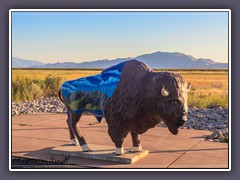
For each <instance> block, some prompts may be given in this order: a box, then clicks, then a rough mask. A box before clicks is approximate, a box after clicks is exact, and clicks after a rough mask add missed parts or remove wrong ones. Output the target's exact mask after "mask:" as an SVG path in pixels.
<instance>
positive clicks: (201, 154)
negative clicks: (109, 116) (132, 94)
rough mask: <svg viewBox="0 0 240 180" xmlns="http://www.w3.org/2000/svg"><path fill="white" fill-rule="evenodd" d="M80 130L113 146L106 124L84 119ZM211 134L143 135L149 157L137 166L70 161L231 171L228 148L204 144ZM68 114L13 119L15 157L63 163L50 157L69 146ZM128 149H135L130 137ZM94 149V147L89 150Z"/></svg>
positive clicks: (160, 131) (156, 131) (82, 164)
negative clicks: (224, 169)
mask: <svg viewBox="0 0 240 180" xmlns="http://www.w3.org/2000/svg"><path fill="white" fill-rule="evenodd" d="M79 126H80V127H81V131H82V132H83V134H84V137H85V139H86V140H87V142H88V143H89V144H99V145H110V146H113V142H112V141H111V139H110V137H109V136H108V133H107V124H106V122H103V123H97V121H96V120H95V118H94V117H93V116H90V115H84V116H82V118H81V120H80V124H79ZM209 134H211V132H209V131H200V130H187V129H181V130H180V132H179V134H178V135H177V136H174V135H172V134H171V133H170V132H169V131H168V129H167V128H161V127H156V128H153V129H150V130H148V131H147V132H146V133H145V134H143V135H141V143H142V146H143V149H148V150H149V154H148V155H147V156H146V157H144V158H143V159H141V160H139V161H137V162H135V163H134V164H120V163H115V162H108V161H101V160H90V159H85V158H73V157H70V159H68V161H67V162H68V163H69V164H74V165H77V167H79V168H86V167H87V168H228V144H227V143H217V142H206V141H204V139H205V137H206V136H207V135H209ZM68 143H70V141H69V132H68V128H67V124H66V114H61V113H41V114H30V115H21V116H13V117H12V156H18V157H19V156H20V157H27V158H34V159H40V160H50V159H52V160H53V159H54V160H56V161H62V160H64V159H65V158H66V157H65V156H59V155H54V156H53V155H52V154H50V149H51V148H53V147H57V146H60V145H64V144H68ZM125 147H126V148H129V147H132V145H131V137H130V135H129V136H128V137H127V139H126V141H125ZM90 148H91V147H90Z"/></svg>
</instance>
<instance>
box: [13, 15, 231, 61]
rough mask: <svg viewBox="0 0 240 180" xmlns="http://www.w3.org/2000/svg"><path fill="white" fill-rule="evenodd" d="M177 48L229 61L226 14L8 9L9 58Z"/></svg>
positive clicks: (108, 55) (90, 56) (91, 56)
mask: <svg viewBox="0 0 240 180" xmlns="http://www.w3.org/2000/svg"><path fill="white" fill-rule="evenodd" d="M156 51H162V52H181V53H184V54H187V55H192V56H193V57H195V58H210V59H213V60H215V61H217V62H227V61H228V13H227V12H12V55H13V57H18V58H23V59H32V60H40V61H42V62H45V63H48V62H49V63H53V62H66V61H73V62H83V61H92V60H99V59H114V58H123V57H136V56H138V55H141V54H147V53H153V52H156Z"/></svg>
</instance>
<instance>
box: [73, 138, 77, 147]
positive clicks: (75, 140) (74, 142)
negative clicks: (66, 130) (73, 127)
mask: <svg viewBox="0 0 240 180" xmlns="http://www.w3.org/2000/svg"><path fill="white" fill-rule="evenodd" d="M72 143H73V144H74V145H75V146H77V145H78V141H77V139H75V138H74V139H72Z"/></svg>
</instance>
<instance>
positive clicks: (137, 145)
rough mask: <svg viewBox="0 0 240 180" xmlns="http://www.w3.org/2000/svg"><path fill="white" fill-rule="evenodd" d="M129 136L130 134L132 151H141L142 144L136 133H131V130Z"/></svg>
mask: <svg viewBox="0 0 240 180" xmlns="http://www.w3.org/2000/svg"><path fill="white" fill-rule="evenodd" d="M131 136H132V144H133V151H134V152H141V151H142V146H141V143H140V136H139V135H138V134H137V133H133V132H131Z"/></svg>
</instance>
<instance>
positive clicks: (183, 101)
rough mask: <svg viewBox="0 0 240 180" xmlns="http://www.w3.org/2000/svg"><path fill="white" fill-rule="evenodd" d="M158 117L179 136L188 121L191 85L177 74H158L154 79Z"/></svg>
mask: <svg viewBox="0 0 240 180" xmlns="http://www.w3.org/2000/svg"><path fill="white" fill-rule="evenodd" d="M154 81H155V82H154V84H155V85H154V86H155V93H153V94H155V102H156V104H155V106H156V107H155V109H156V110H157V111H156V112H155V113H156V116H157V117H158V118H159V119H161V120H162V121H163V122H164V123H165V124H166V125H167V127H168V129H169V131H170V132H171V133H172V134H174V135H177V134H178V132H179V128H180V126H183V125H184V124H185V122H186V121H187V114H188V106H187V93H188V91H189V90H190V86H191V85H190V83H187V82H186V81H185V79H184V78H183V77H182V76H181V75H179V74H175V73H168V72H165V73H157V74H156V75H155V77H154Z"/></svg>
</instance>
